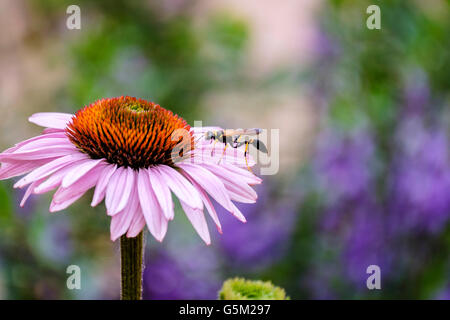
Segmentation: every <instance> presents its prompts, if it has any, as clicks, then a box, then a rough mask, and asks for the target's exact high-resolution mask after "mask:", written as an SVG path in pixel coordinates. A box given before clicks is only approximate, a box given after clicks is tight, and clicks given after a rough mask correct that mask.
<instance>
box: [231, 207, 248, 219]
mask: <svg viewBox="0 0 450 320" xmlns="http://www.w3.org/2000/svg"><path fill="white" fill-rule="evenodd" d="M231 213H232V214H233V216H235V217H236V218H237V219H238V220H239V221H241V222H244V223H245V222H247V219H245V217H244V215H243V214H242V212H241V211H240V210H239V209H238V208H237V207H236V206H235V205H234V203H233V211H231Z"/></svg>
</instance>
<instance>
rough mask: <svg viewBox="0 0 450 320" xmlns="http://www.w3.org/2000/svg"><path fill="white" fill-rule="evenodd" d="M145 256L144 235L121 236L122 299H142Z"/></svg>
mask: <svg viewBox="0 0 450 320" xmlns="http://www.w3.org/2000/svg"><path fill="white" fill-rule="evenodd" d="M143 257H144V235H143V232H141V233H139V235H138V236H137V237H136V238H127V237H126V235H123V236H122V237H121V238H120V262H121V276H122V287H121V299H122V300H142V270H143V267H142V261H143Z"/></svg>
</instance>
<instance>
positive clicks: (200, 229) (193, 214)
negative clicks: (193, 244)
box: [180, 201, 211, 245]
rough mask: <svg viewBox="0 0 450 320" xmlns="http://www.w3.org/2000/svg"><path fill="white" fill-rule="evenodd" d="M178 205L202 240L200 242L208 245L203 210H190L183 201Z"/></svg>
mask: <svg viewBox="0 0 450 320" xmlns="http://www.w3.org/2000/svg"><path fill="white" fill-rule="evenodd" d="M180 203H181V206H182V207H183V210H184V212H185V213H186V216H187V217H188V219H189V221H190V222H191V224H192V226H193V227H194V229H195V231H197V233H198V235H199V236H200V238H202V240H203V241H205V243H206V244H207V245H210V244H211V237H210V235H209V230H208V224H207V223H206V219H205V215H204V214H203V210H199V209H194V208H191V207H190V206H189V205H187V204H185V203H184V202H183V201H180Z"/></svg>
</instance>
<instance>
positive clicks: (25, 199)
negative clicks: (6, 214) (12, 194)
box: [20, 179, 44, 208]
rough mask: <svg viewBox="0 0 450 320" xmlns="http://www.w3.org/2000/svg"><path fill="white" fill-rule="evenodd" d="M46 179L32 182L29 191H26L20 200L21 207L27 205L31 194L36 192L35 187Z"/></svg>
mask: <svg viewBox="0 0 450 320" xmlns="http://www.w3.org/2000/svg"><path fill="white" fill-rule="evenodd" d="M43 180H44V179H41V180H38V181H35V182H33V183H32V184H30V186H29V187H28V188H27V191H25V194H24V196H23V198H22V201H21V202H20V207H21V208H23V207H24V206H25V203H26V202H27V200H28V198H29V197H30V196H31V194H32V193H33V192H34V189H35V187H36V186H37V185H38V184H39V183H41V182H42V181H43Z"/></svg>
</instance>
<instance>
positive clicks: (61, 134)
mask: <svg viewBox="0 0 450 320" xmlns="http://www.w3.org/2000/svg"><path fill="white" fill-rule="evenodd" d="M53 138H55V139H67V136H66V134H65V132H64V131H62V132H59V133H48V134H41V135H39V136H36V137H33V138H30V139H27V140H24V141H22V142H19V143H17V144H16V145H15V146H14V147H13V148H10V149H8V151H11V152H12V150H11V149H14V150H18V149H19V148H23V147H27V146H29V145H30V144H32V143H35V142H39V141H41V140H47V139H53Z"/></svg>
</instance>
